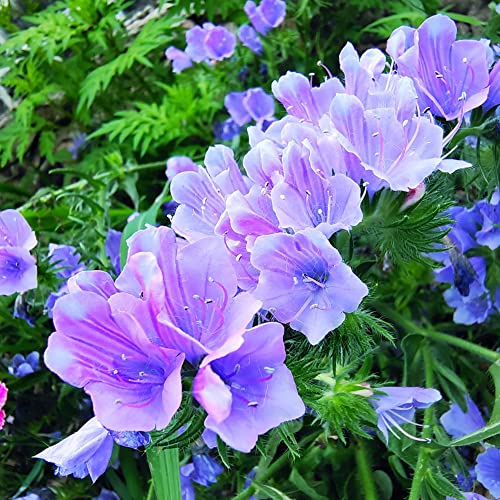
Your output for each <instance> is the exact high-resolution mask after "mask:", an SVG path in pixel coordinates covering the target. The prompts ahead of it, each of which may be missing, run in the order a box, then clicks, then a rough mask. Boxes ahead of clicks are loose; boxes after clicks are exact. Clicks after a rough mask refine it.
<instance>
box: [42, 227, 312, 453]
mask: <svg viewBox="0 0 500 500" xmlns="http://www.w3.org/2000/svg"><path fill="white" fill-rule="evenodd" d="M128 244H129V254H128V259H127V263H126V265H125V266H124V268H123V270H122V272H121V274H120V275H119V276H118V278H117V279H116V281H113V280H112V278H111V277H110V276H109V275H108V274H106V273H104V272H101V271H84V272H81V273H79V274H77V275H76V276H73V277H72V278H70V279H69V281H68V290H69V293H68V294H67V295H65V296H64V297H62V298H61V299H59V300H58V301H57V303H56V306H55V308H54V311H53V320H54V325H55V328H56V332H55V333H54V334H52V335H51V337H50V338H49V342H48V348H47V350H46V352H45V363H46V365H47V366H48V367H49V368H50V369H51V370H52V371H54V372H55V373H57V374H58V375H59V376H60V377H61V378H62V379H63V380H65V381H66V382H68V383H70V384H72V385H74V386H76V387H83V388H84V389H85V391H86V392H87V393H88V394H89V395H90V397H91V399H92V403H93V407H94V412H95V415H96V417H97V418H98V420H99V422H101V423H102V425H104V426H105V427H106V428H108V429H113V430H114V431H150V430H152V429H155V428H156V429H163V428H164V427H165V426H166V425H167V424H168V423H169V421H170V419H171V418H172V416H173V415H174V413H175V412H176V411H177V409H178V407H179V405H180V403H181V396H182V386H181V368H182V365H183V363H184V360H185V359H186V360H187V362H189V363H190V364H191V365H192V366H195V367H197V368H198V374H197V375H196V376H195V378H194V381H193V395H194V397H195V398H196V399H197V400H198V401H199V402H200V404H201V405H202V406H203V407H204V408H205V410H206V411H207V413H208V417H207V419H206V421H205V426H206V427H207V428H209V429H211V430H213V431H215V432H216V433H217V434H219V436H220V437H221V438H222V439H223V440H225V441H226V442H227V443H228V444H229V445H230V446H232V447H233V448H236V449H238V450H241V451H250V450H251V449H252V448H253V447H254V445H255V442H256V440H257V437H258V436H259V435H260V434H263V433H265V432H267V431H268V430H269V429H270V428H272V427H275V426H277V425H279V424H280V423H281V422H283V421H285V420H290V419H294V418H297V417H299V416H301V415H302V414H303V412H304V405H303V403H302V401H301V399H300V398H299V396H298V394H297V391H296V388H295V384H294V381H293V378H292V376H291V373H290V372H289V371H288V369H287V368H286V367H285V365H284V359H285V349H284V344H283V327H282V326H281V325H280V324H278V323H265V324H261V325H259V326H256V327H249V324H250V325H251V322H252V319H253V317H254V315H255V313H256V312H257V311H258V310H259V309H260V307H261V303H260V302H259V301H257V300H256V299H254V298H253V297H251V296H250V295H249V294H247V293H237V284H236V281H237V280H236V273H235V272H234V271H232V266H231V262H230V258H229V254H228V253H227V251H226V248H225V246H224V244H223V242H222V241H221V240H220V239H219V238H216V237H212V238H203V239H200V240H199V241H197V242H195V243H192V244H186V243H182V242H179V243H177V239H176V236H175V234H174V232H173V231H172V230H171V229H168V228H165V227H159V228H149V229H146V230H143V231H139V232H138V233H136V234H135V235H134V236H133V237H132V238H131V239H129V241H128ZM241 429H244V432H242V431H241Z"/></svg>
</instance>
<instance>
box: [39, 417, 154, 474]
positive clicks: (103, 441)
mask: <svg viewBox="0 0 500 500" xmlns="http://www.w3.org/2000/svg"><path fill="white" fill-rule="evenodd" d="M148 442H149V436H147V437H146V436H142V437H141V438H139V439H134V440H132V442H127V441H122V442H121V443H120V445H121V446H128V447H131V448H137V447H138V446H145V445H146V444H147V443H148ZM112 451H113V436H112V434H111V432H110V431H109V430H108V429H106V428H105V427H103V426H102V425H101V423H100V422H99V421H98V420H97V418H95V417H94V418H92V419H90V420H89V421H88V422H87V423H86V424H85V425H84V426H83V427H82V428H81V429H80V430H79V431H77V432H75V433H74V434H72V435H71V436H69V437H67V438H66V439H63V440H62V441H61V442H59V443H57V444H55V445H53V446H51V447H49V448H47V449H46V450H44V451H42V452H41V453H39V454H38V455H35V456H34V458H40V459H42V460H45V461H46V462H51V463H53V464H54V465H56V471H55V474H57V475H58V476H68V475H70V474H73V476H74V477H76V478H79V479H82V478H84V477H86V476H87V475H90V478H91V479H92V482H95V481H96V480H97V478H98V477H99V476H100V475H102V474H103V473H104V472H105V470H106V468H107V466H108V463H109V459H110V458H111V453H112Z"/></svg>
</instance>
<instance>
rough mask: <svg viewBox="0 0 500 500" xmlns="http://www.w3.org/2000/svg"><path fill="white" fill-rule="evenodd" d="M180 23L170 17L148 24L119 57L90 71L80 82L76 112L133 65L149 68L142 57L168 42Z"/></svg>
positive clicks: (88, 106)
mask: <svg viewBox="0 0 500 500" xmlns="http://www.w3.org/2000/svg"><path fill="white" fill-rule="evenodd" d="M180 21H181V19H180V18H178V17H171V16H165V17H163V18H160V19H157V20H153V21H150V22H149V23H148V24H146V25H145V26H144V28H143V29H142V30H141V32H140V33H139V34H138V36H137V37H136V38H135V39H134V40H133V41H132V43H131V44H130V46H129V47H128V48H127V50H126V51H125V52H124V53H123V54H120V55H119V56H118V57H116V58H115V59H113V60H112V61H110V62H108V63H107V64H104V65H103V66H99V67H98V68H96V69H94V70H93V71H92V72H91V73H90V74H89V75H88V76H87V77H86V78H85V80H84V81H83V82H82V85H81V88H80V100H79V102H78V106H77V112H78V111H81V110H82V109H84V108H86V109H88V108H90V106H91V105H92V103H93V102H94V100H95V98H96V96H97V95H98V94H99V93H101V92H103V91H104V90H106V89H107V88H108V87H109V85H110V83H111V81H112V80H113V78H115V77H117V76H120V75H123V73H125V72H126V71H129V70H130V69H132V68H133V67H134V66H135V65H137V64H140V65H142V66H146V67H147V68H152V67H153V63H152V62H151V61H150V60H149V59H148V58H147V57H146V56H147V55H148V54H149V53H150V52H152V51H153V50H155V49H157V48H159V47H163V46H166V44H167V43H168V41H169V40H170V39H171V35H170V34H169V33H170V32H171V30H172V28H173V27H174V26H175V25H176V24H178V23H179V22H180Z"/></svg>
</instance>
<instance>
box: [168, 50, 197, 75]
mask: <svg viewBox="0 0 500 500" xmlns="http://www.w3.org/2000/svg"><path fill="white" fill-rule="evenodd" d="M165 57H166V58H167V59H168V60H169V61H172V68H173V70H174V73H180V72H181V71H184V70H185V69H186V68H190V67H191V66H192V65H193V63H192V61H191V58H190V57H189V55H188V54H186V53H185V52H184V51H183V50H179V49H177V48H176V47H168V49H167V50H166V51H165Z"/></svg>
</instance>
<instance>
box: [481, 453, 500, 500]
mask: <svg viewBox="0 0 500 500" xmlns="http://www.w3.org/2000/svg"><path fill="white" fill-rule="evenodd" d="M476 474H477V480H478V481H479V482H480V483H481V484H482V485H483V486H484V487H485V488H486V489H487V490H489V492H490V493H491V495H492V496H493V497H494V498H498V497H500V449H498V448H493V447H490V448H487V449H486V451H485V452H483V453H481V454H480V455H478V457H477V459H476Z"/></svg>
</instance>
